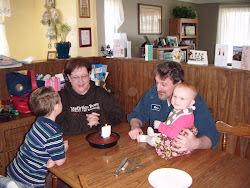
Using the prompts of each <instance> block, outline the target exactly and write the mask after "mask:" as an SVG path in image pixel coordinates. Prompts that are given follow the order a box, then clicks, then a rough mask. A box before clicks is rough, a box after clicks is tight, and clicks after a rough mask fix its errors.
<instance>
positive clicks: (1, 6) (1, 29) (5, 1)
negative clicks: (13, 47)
mask: <svg viewBox="0 0 250 188" xmlns="http://www.w3.org/2000/svg"><path fill="white" fill-rule="evenodd" d="M10 15H11V13H10V2H9V0H0V39H1V42H0V55H5V56H10V52H9V47H8V43H7V40H6V35H5V25H4V17H5V16H10Z"/></svg>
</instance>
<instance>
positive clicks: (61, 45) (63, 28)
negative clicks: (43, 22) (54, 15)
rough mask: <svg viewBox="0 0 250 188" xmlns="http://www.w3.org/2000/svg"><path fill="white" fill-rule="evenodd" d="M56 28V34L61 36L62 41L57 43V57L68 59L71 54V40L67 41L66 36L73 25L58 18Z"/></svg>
mask: <svg viewBox="0 0 250 188" xmlns="http://www.w3.org/2000/svg"><path fill="white" fill-rule="evenodd" d="M54 30H55V32H56V35H57V36H58V35H59V36H60V38H61V41H60V42H58V43H55V48H56V50H57V58H58V59H68V58H70V56H69V50H70V47H71V43H70V42H66V38H67V36H68V34H69V32H70V31H71V27H70V26H69V25H68V24H67V23H61V22H60V21H59V20H58V19H57V20H56V21H55V23H54Z"/></svg>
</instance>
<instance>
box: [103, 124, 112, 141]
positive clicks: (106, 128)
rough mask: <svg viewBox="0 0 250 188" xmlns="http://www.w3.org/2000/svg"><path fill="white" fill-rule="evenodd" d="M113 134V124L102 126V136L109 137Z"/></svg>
mask: <svg viewBox="0 0 250 188" xmlns="http://www.w3.org/2000/svg"><path fill="white" fill-rule="evenodd" d="M110 134H111V126H110V125H107V124H105V126H103V127H102V137H103V138H108V137H109V136H110Z"/></svg>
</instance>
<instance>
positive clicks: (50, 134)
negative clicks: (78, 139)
mask: <svg viewBox="0 0 250 188" xmlns="http://www.w3.org/2000/svg"><path fill="white" fill-rule="evenodd" d="M29 105H30V108H31V111H32V112H33V113H34V114H35V115H36V116H37V119H36V121H35V123H34V124H33V125H32V127H31V129H30V131H29V132H28V133H27V134H26V136H25V140H24V143H23V144H22V145H21V146H20V150H19V151H18V152H17V156H16V158H14V160H13V161H12V162H11V163H10V165H9V166H8V167H7V174H8V176H9V177H11V178H12V179H13V180H15V181H17V182H18V183H19V182H21V183H23V184H25V185H28V186H33V187H44V185H45V176H46V173H47V170H48V168H51V167H53V166H54V165H55V164H56V165H58V166H60V165H62V164H63V163H64V162H65V161H66V156H65V152H66V151H67V150H68V147H69V146H68V141H64V142H63V134H62V129H61V127H60V126H59V125H57V124H56V123H55V119H56V117H57V116H58V115H59V114H60V113H61V111H62V103H61V98H60V96H59V94H58V93H57V92H56V91H55V90H54V89H53V88H52V87H41V88H38V89H36V90H35V91H34V92H32V94H31V96H30V101H29Z"/></svg>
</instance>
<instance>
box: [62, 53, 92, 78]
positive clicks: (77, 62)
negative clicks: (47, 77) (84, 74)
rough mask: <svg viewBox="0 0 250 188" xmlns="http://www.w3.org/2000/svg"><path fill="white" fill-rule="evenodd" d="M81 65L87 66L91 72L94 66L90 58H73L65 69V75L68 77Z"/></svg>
mask: <svg viewBox="0 0 250 188" xmlns="http://www.w3.org/2000/svg"><path fill="white" fill-rule="evenodd" d="M81 67H86V69H87V71H88V72H90V71H91V69H92V67H91V63H90V62H89V60H88V59H86V58H82V57H76V58H71V59H70V60H69V61H68V62H67V63H66V64H65V68H64V70H63V73H64V76H65V77H67V76H68V75H71V73H72V72H73V71H74V70H75V69H77V68H81Z"/></svg>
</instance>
